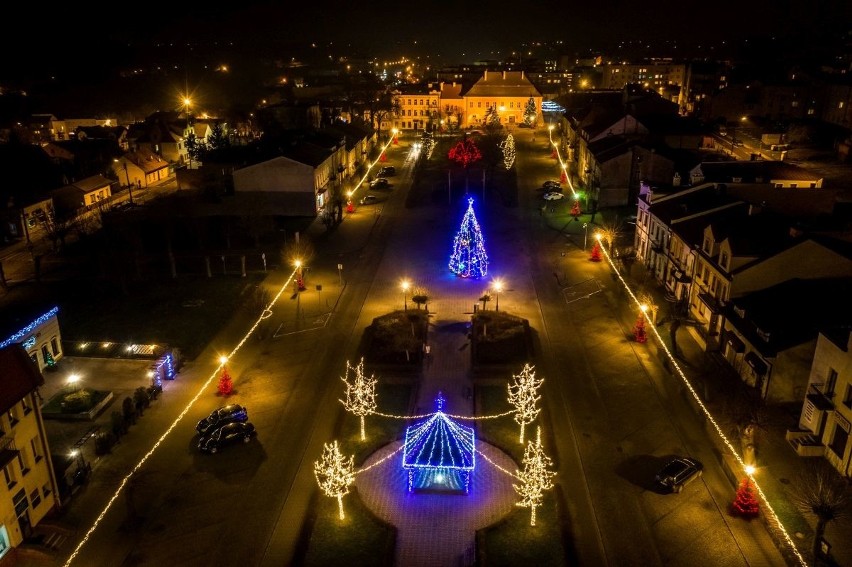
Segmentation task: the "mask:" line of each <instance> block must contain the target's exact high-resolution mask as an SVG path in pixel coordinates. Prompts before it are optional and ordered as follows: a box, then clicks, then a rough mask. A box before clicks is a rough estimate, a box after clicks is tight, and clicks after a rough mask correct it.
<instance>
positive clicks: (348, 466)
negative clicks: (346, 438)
mask: <svg viewBox="0 0 852 567" xmlns="http://www.w3.org/2000/svg"><path fill="white" fill-rule="evenodd" d="M314 475H315V476H316V478H317V483H318V484H319V487H320V489H321V490H322V491H323V493H324V494H325V495H326V496H331V497H333V498H337V507H338V510H339V513H340V519H341V520H342V519H344V515H343V497H344V496H346V495H347V494H349V485H350V484H352V483H353V482H355V457H354V456H349V457H348V458H347V457H344V456H343V455H342V454H341V453H340V449H339V448H338V447H337V441H335V442H334V443H326V444H325V447H324V449H323V452H322V460H319V461H316V462H315V463H314Z"/></svg>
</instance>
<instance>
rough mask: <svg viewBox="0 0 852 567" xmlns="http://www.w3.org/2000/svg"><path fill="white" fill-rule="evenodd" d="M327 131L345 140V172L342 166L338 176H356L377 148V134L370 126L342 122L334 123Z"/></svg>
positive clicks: (343, 164) (343, 165)
mask: <svg viewBox="0 0 852 567" xmlns="http://www.w3.org/2000/svg"><path fill="white" fill-rule="evenodd" d="M326 130H328V131H329V132H331V133H332V134H333V135H335V136H337V137H338V138H342V139H343V140H344V144H345V151H346V155H345V157H344V159H343V163H342V167H343V170H342V171H340V167H341V166H338V175H343V176H344V177H349V176H351V175H354V174H355V171H356V170H357V169H358V167H359V166H361V165H363V164H365V163H366V162H367V159H368V156H369V155H370V152H371V151H372V149H373V148H374V147H375V145H376V132H375V131H374V130H373V129H372V128H370V127H369V126H362V125H358V124H352V123H349V122H341V121H337V122H335V123H333V124H332V125H331V126H329V127H328V128H326Z"/></svg>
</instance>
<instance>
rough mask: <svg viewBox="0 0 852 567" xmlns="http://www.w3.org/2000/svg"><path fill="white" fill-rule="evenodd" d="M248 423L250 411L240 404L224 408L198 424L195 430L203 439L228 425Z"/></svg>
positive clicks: (215, 411)
mask: <svg viewBox="0 0 852 567" xmlns="http://www.w3.org/2000/svg"><path fill="white" fill-rule="evenodd" d="M244 421H248V411H247V410H246V408H244V407H243V406H241V405H239V404H230V405H227V406H222V407H220V408H219V409H217V410H214V411H213V413H211V414H210V415H208V416H207V417H205V418H204V419H202V420H201V421H199V422H198V425H196V426H195V430H196V431H197V432H198V434H199V435H201V436H202V437H203V436H204V435H207V434H208V433H210V432H212V431H213V430H214V429H218V428H219V427H221V426H223V425H225V424H226V423H233V422H244Z"/></svg>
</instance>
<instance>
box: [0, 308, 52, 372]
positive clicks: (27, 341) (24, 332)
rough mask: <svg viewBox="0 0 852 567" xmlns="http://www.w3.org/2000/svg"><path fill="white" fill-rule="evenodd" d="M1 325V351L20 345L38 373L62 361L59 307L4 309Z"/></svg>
mask: <svg viewBox="0 0 852 567" xmlns="http://www.w3.org/2000/svg"><path fill="white" fill-rule="evenodd" d="M4 311H5V312H4V320H3V323H2V325H0V337H2V339H3V340H2V342H0V348H5V347H7V346H9V345H13V344H19V343H20V344H21V345H22V346H23V347H24V349H25V350H26V352H27V354H28V356H29V357H30V358H31V359H32V360H33V362H35V363H36V365H37V366H38V369H39V370H44V369H45V368H48V367H52V366H55V365H56V363H58V362H59V361H60V360H62V356H63V350H62V333H61V332H60V329H59V320H58V319H57V314H58V313H59V308H58V307H51V308H50V309H46V308H44V307H35V308H31V307H29V306H23V307H18V308H11V307H10V308H7V309H4Z"/></svg>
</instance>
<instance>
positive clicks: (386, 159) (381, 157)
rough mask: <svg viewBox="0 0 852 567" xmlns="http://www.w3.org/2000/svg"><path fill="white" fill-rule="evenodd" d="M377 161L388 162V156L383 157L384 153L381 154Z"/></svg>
mask: <svg viewBox="0 0 852 567" xmlns="http://www.w3.org/2000/svg"><path fill="white" fill-rule="evenodd" d="M379 161H381V162H382V163H384V162H386V161H388V156H386V155H385V152H382V155H381V156H379Z"/></svg>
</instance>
